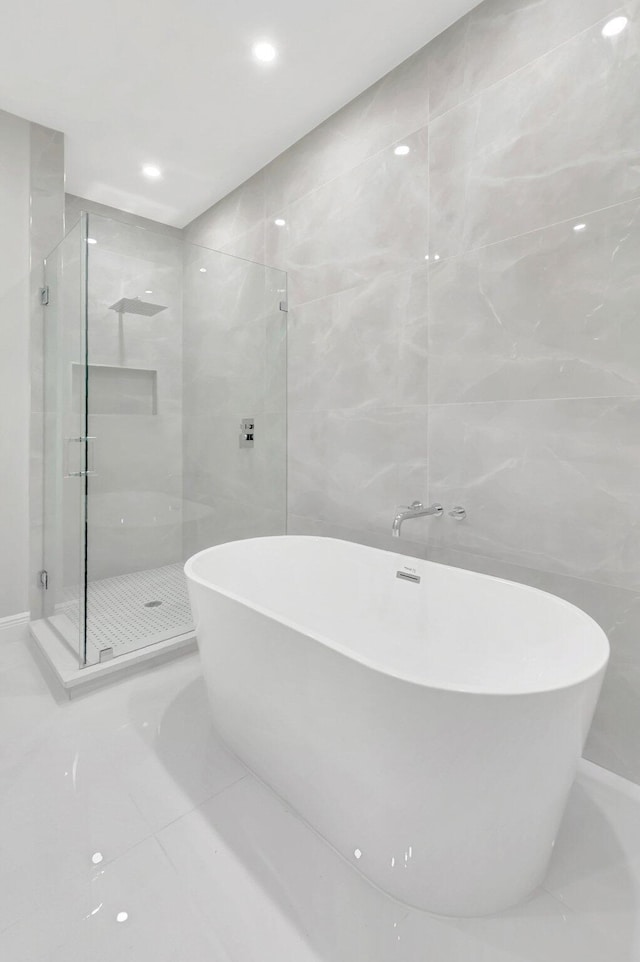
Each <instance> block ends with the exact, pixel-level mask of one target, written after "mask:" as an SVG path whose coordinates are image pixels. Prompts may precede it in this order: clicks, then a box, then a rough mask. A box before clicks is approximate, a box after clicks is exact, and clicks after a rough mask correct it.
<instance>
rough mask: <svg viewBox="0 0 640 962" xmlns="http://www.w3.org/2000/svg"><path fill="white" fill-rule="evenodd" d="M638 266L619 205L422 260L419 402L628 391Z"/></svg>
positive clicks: (638, 230) (633, 390)
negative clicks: (423, 347) (424, 293)
mask: <svg viewBox="0 0 640 962" xmlns="http://www.w3.org/2000/svg"><path fill="white" fill-rule="evenodd" d="M575 226H580V227H581V229H580V230H577V231H576V230H574V227H575ZM639 263H640V204H638V203H637V202H630V203H626V204H622V205H619V206H616V207H612V208H609V209H607V210H604V211H601V212H599V213H596V214H589V215H587V216H585V217H584V218H582V220H581V222H579V223H578V225H576V222H575V221H567V222H564V223H562V224H558V225H556V226H553V227H549V228H545V229H543V230H539V231H534V232H532V233H529V234H524V235H521V236H519V237H515V238H512V239H510V240H507V241H502V242H500V243H498V244H494V245H491V246H489V247H483V248H481V249H479V250H475V251H471V252H469V253H467V254H462V255H459V256H457V257H452V258H450V259H448V260H444V261H440V262H439V263H437V264H434V265H433V266H432V267H431V269H430V287H429V297H430V300H429V383H430V400H431V401H433V402H443V401H494V400H516V399H526V398H561V397H598V396H602V397H607V396H618V395H630V396H634V395H638V394H640V339H638V337H637V329H638V305H639V304H640V271H639V270H638V264H639Z"/></svg>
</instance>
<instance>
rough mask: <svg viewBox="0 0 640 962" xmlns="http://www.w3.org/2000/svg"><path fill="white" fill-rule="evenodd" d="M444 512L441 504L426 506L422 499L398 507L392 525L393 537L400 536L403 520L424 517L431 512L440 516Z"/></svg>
mask: <svg viewBox="0 0 640 962" xmlns="http://www.w3.org/2000/svg"><path fill="white" fill-rule="evenodd" d="M442 512H443V507H442V505H441V504H437V503H436V504H430V505H429V507H428V508H425V506H424V505H423V503H422V501H414V502H413V504H410V505H409V506H408V507H400V508H398V513H397V514H396V516H395V518H394V519H393V524H392V525H391V532H392V534H393V537H394V538H399V537H400V529H401V528H402V522H403V521H408V520H409V519H410V518H424V517H426V515H431V514H432V515H435V516H436V517H437V518H439V517H440V515H441V514H442Z"/></svg>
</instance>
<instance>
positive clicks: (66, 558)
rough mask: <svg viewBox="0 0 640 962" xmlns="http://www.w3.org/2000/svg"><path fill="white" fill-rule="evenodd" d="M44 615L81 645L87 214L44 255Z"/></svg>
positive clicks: (77, 648) (79, 650) (77, 649)
mask: <svg viewBox="0 0 640 962" xmlns="http://www.w3.org/2000/svg"><path fill="white" fill-rule="evenodd" d="M45 285H46V286H45V289H44V291H45V299H46V300H48V306H47V309H46V314H45V327H44V478H43V481H44V563H45V571H44V572H43V573H42V578H43V580H44V581H45V584H46V586H47V587H48V590H47V591H46V592H44V605H45V610H44V615H45V617H46V618H47V619H48V620H49V622H50V623H51V624H52V625H53V626H54V628H55V629H56V631H57V633H58V635H59V636H60V637H61V638H62V639H63V640H64V641H65V642H66V643H67V644H68V645H69V647H70V648H72V649H73V652H74V654H76V655H77V656H78V659H79V663H80V664H81V665H82V664H84V662H85V657H86V652H85V644H86V630H85V620H86V550H87V541H86V489H87V483H88V478H87V472H88V470H89V469H90V463H89V461H90V453H91V452H90V442H88V440H87V435H88V432H87V421H86V397H87V382H86V371H87V367H86V349H87V340H86V319H87V313H86V217H85V216H83V217H82V218H81V220H80V221H79V222H78V224H76V226H75V227H74V228H73V230H71V231H70V232H69V233H68V234H67V236H66V237H65V238H64V240H63V241H62V242H61V243H60V244H59V245H58V247H57V248H56V249H55V250H54V251H53V252H52V253H51V254H50V255H49V257H47V259H46V261H45Z"/></svg>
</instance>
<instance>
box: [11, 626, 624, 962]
mask: <svg viewBox="0 0 640 962" xmlns="http://www.w3.org/2000/svg"><path fill="white" fill-rule="evenodd" d="M0 733H1V741H0V959H2V962H27V960H28V962H45V960H46V962H205V960H206V962H223V960H224V962H276V960H277V962H624V960H638V959H640V932H639V923H640V892H639V886H640V788H638V787H636V786H634V785H631V784H629V783H627V782H624V781H622V780H621V779H618V778H616V777H614V776H610V775H608V774H607V773H605V772H603V771H602V770H601V769H597V768H595V767H594V766H590V765H587V764H586V763H585V765H584V766H583V769H582V771H581V774H580V777H579V779H578V782H577V784H576V786H575V789H574V791H573V794H572V797H571V803H570V808H569V812H568V815H567V817H566V819H565V823H564V827H563V830H562V834H561V837H560V839H559V841H558V845H557V847H556V853H555V856H554V860H553V864H552V867H551V872H550V874H549V877H548V879H547V883H546V889H545V890H542V891H540V892H539V893H537V894H536V895H535V897H534V898H532V899H531V900H530V901H528V902H527V903H526V904H525V905H522V906H520V907H518V908H515V909H512V910H511V911H509V912H505V913H503V914H502V915H499V916H496V917H493V918H487V919H468V920H454V919H452V920H448V919H437V918H432V917H430V916H428V915H426V914H424V913H421V912H417V911H414V910H410V909H407V908H405V907H403V906H401V905H399V904H398V903H396V902H393V901H392V900H391V899H389V898H387V897H386V896H384V895H383V894H382V893H380V892H378V891H377V890H375V889H374V888H372V887H371V886H370V885H369V884H368V883H366V882H365V881H364V880H363V879H362V878H361V877H360V876H359V875H358V874H357V872H356V871H355V870H354V869H353V868H352V867H351V866H349V865H347V864H346V863H345V862H343V861H342V859H340V858H339V857H338V856H337V855H336V854H335V853H334V852H333V851H332V850H331V849H330V848H329V847H328V846H327V845H326V844H325V843H324V842H323V841H322V840H321V839H319V838H318V837H317V836H316V835H315V834H314V833H313V832H312V831H311V830H310V829H309V828H308V827H307V826H306V825H305V824H304V823H303V822H301V821H300V820H299V819H298V818H297V817H296V816H295V815H294V814H293V813H292V812H291V811H289V810H288V809H287V807H286V806H285V805H284V804H283V803H282V802H281V801H280V800H279V799H278V798H276V797H275V796H274V795H272V794H271V793H270V792H269V791H268V790H267V789H265V788H264V787H263V786H262V785H261V784H259V783H258V782H257V781H256V780H255V779H254V778H253V777H252V776H251V775H249V774H248V773H247V772H246V771H245V769H244V768H243V767H242V766H241V765H240V763H239V762H238V761H236V760H235V759H234V758H233V757H231V756H230V755H229V754H228V753H227V752H226V751H225V749H224V748H223V747H222V745H220V743H219V741H218V740H217V738H216V736H215V733H214V732H213V731H212V728H211V724H210V722H209V715H208V711H207V705H206V700H205V694H204V690H203V685H202V679H201V675H200V670H199V662H198V658H197V656H188V657H185V658H182V659H180V660H178V661H175V662H171V663H169V664H167V665H164V666H162V667H159V668H156V669H153V670H150V671H149V672H147V673H146V674H142V675H138V676H135V677H132V678H130V679H128V680H126V681H123V682H120V683H118V684H117V685H115V686H114V687H111V688H108V689H105V690H102V691H99V692H96V693H93V694H91V695H87V696H85V697H82V698H79V699H78V700H76V701H74V702H64V703H62V702H56V700H55V699H54V698H53V697H52V695H51V693H50V692H49V689H48V688H47V686H46V685H45V683H44V681H43V680H42V677H41V675H40V671H39V669H38V666H37V665H36V664H35V662H34V660H33V655H32V654H31V648H30V646H29V642H28V641H27V638H26V631H25V630H24V629H12V630H6V631H4V632H0ZM639 737H640V733H639ZM96 853H100V854H101V856H102V861H100V862H99V864H93V862H92V857H93V856H96V858H97V855H96ZM120 913H126V919H124V920H123V921H118V917H119V915H120ZM121 917H122V916H121Z"/></svg>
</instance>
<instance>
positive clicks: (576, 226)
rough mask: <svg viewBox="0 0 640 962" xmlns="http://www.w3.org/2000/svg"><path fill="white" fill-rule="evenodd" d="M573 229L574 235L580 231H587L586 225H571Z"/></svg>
mask: <svg viewBox="0 0 640 962" xmlns="http://www.w3.org/2000/svg"><path fill="white" fill-rule="evenodd" d="M573 229H574V231H575V232H576V233H579V231H581V230H586V229H587V225H586V224H574V225H573Z"/></svg>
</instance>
